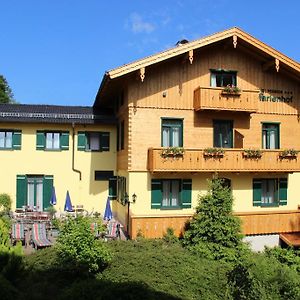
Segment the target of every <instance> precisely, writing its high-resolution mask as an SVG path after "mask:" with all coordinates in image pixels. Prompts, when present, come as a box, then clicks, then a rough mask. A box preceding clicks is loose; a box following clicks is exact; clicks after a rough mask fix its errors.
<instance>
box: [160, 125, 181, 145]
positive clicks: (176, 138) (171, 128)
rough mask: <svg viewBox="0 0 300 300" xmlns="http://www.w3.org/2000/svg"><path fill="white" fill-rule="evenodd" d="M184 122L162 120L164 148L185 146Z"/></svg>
mask: <svg viewBox="0 0 300 300" xmlns="http://www.w3.org/2000/svg"><path fill="white" fill-rule="evenodd" d="M182 123H183V121H182V120H178V119H162V125H161V126H162V130H161V131H162V140H161V145H162V147H182V146H183V130H182V127H183V125H182Z"/></svg>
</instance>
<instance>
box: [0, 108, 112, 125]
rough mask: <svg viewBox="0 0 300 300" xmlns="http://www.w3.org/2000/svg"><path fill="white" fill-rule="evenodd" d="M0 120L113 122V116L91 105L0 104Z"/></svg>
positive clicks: (63, 122) (24, 121) (67, 122)
mask: <svg viewBox="0 0 300 300" xmlns="http://www.w3.org/2000/svg"><path fill="white" fill-rule="evenodd" d="M0 122H2V123H3V122H18V123H58V124H70V123H77V124H99V123H103V124H114V123H115V118H114V117H113V115H112V114H111V112H110V111H108V110H105V111H104V110H103V109H102V110H101V111H99V110H96V109H95V108H93V107H91V106H60V105H34V104H0Z"/></svg>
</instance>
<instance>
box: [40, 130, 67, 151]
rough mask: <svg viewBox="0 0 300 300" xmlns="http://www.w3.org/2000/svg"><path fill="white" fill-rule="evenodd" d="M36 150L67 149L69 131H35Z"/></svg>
mask: <svg viewBox="0 0 300 300" xmlns="http://www.w3.org/2000/svg"><path fill="white" fill-rule="evenodd" d="M36 149H37V150H68V149H69V131H66V132H63V131H56V132H54V131H41V130H38V131H37V132H36Z"/></svg>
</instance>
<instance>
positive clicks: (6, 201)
mask: <svg viewBox="0 0 300 300" xmlns="http://www.w3.org/2000/svg"><path fill="white" fill-rule="evenodd" d="M11 203H12V201H11V198H10V196H9V195H8V194H5V193H3V194H0V212H1V214H7V213H9V211H10V210H11Z"/></svg>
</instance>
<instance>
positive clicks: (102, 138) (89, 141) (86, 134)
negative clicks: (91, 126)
mask: <svg viewBox="0 0 300 300" xmlns="http://www.w3.org/2000/svg"><path fill="white" fill-rule="evenodd" d="M109 139H110V134H109V132H96V131H79V132H78V140H77V149H78V150H79V151H109Z"/></svg>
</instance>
